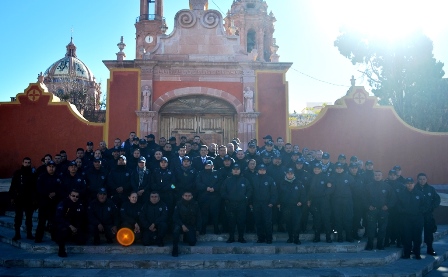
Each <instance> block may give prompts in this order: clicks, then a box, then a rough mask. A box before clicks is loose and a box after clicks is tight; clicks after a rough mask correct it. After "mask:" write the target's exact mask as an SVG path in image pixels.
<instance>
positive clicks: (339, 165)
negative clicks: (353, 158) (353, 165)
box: [334, 163, 344, 168]
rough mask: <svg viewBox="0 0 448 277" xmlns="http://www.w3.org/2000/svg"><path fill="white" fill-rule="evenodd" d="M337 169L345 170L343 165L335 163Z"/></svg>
mask: <svg viewBox="0 0 448 277" xmlns="http://www.w3.org/2000/svg"><path fill="white" fill-rule="evenodd" d="M334 167H335V168H338V167H339V168H344V166H343V165H342V163H335V165H334Z"/></svg>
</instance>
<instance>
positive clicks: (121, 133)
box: [106, 69, 140, 145]
mask: <svg viewBox="0 0 448 277" xmlns="http://www.w3.org/2000/svg"><path fill="white" fill-rule="evenodd" d="M139 83H140V70H138V69H117V70H112V71H111V79H110V80H109V89H108V94H107V110H106V124H107V128H108V134H107V135H108V136H107V141H108V144H107V145H113V141H114V139H115V138H117V137H118V138H121V139H122V140H125V139H127V138H128V137H129V132H131V131H134V132H138V131H139V129H140V127H139V126H138V124H139V123H138V118H137V115H136V113H135V111H137V110H140V97H138V96H139V92H140V88H139Z"/></svg>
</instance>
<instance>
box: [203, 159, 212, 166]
mask: <svg viewBox="0 0 448 277" xmlns="http://www.w3.org/2000/svg"><path fill="white" fill-rule="evenodd" d="M205 164H206V165H213V161H210V160H207V161H205Z"/></svg>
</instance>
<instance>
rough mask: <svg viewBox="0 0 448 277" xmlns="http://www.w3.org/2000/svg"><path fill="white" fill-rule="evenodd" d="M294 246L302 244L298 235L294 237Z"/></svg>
mask: <svg viewBox="0 0 448 277" xmlns="http://www.w3.org/2000/svg"><path fill="white" fill-rule="evenodd" d="M294 244H297V245H299V244H302V242H301V241H300V239H299V236H298V235H297V236H294Z"/></svg>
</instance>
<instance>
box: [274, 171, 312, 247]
mask: <svg viewBox="0 0 448 277" xmlns="http://www.w3.org/2000/svg"><path fill="white" fill-rule="evenodd" d="M279 189H280V199H279V200H280V201H279V202H280V205H281V211H282V216H283V219H284V220H283V221H284V222H285V223H286V231H287V232H288V241H287V242H294V243H295V244H300V240H299V231H300V221H301V217H302V206H304V205H306V200H307V198H306V191H305V187H304V186H303V184H302V182H300V180H299V179H297V178H296V177H294V178H293V179H292V180H288V179H284V180H283V182H281V183H280V185H279ZM299 203H300V206H299Z"/></svg>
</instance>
